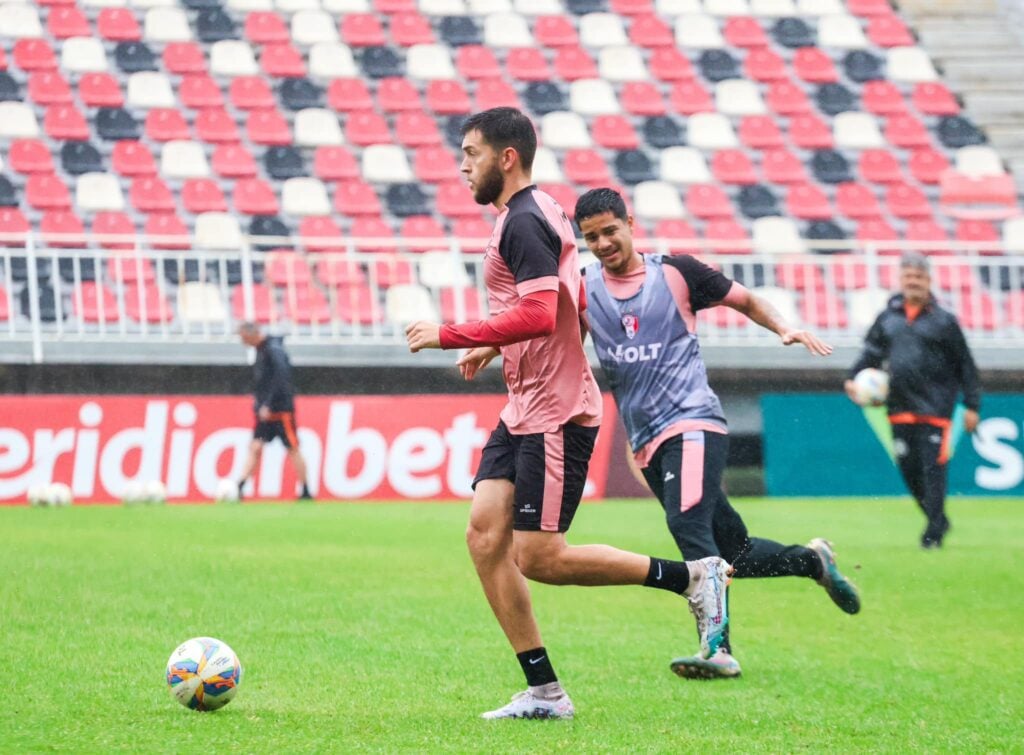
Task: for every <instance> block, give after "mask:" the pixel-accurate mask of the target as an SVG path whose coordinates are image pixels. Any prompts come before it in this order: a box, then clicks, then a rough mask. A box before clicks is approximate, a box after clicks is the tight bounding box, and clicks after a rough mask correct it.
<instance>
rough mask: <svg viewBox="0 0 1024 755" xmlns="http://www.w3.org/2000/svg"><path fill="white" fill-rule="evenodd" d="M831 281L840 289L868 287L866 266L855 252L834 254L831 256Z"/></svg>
mask: <svg viewBox="0 0 1024 755" xmlns="http://www.w3.org/2000/svg"><path fill="white" fill-rule="evenodd" d="M831 262H832V264H831V265H829V270H831V271H832V281H833V282H834V283H835V286H836V288H837V289H838V290H840V291H854V290H856V289H860V288H867V287H868V266H867V263H866V262H863V261H861V258H860V257H859V256H858V255H855V254H836V255H833V256H832V260H831Z"/></svg>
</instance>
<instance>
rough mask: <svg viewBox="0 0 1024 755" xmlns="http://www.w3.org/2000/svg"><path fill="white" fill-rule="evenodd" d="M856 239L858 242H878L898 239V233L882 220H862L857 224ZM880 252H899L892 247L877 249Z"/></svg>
mask: <svg viewBox="0 0 1024 755" xmlns="http://www.w3.org/2000/svg"><path fill="white" fill-rule="evenodd" d="M856 238H857V241H860V242H862V243H863V242H878V241H898V240H899V238H900V235H899V234H898V233H896V229H895V228H893V227H892V226H891V225H889V224H888V223H887V222H886V221H884V220H862V221H861V222H860V223H858V224H857V233H856ZM878 251H879V252H880V253H881V254H899V253H900V252H899V250H892V249H879V250H878Z"/></svg>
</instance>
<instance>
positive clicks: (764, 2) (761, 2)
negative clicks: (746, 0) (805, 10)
mask: <svg viewBox="0 0 1024 755" xmlns="http://www.w3.org/2000/svg"><path fill="white" fill-rule="evenodd" d="M750 13H751V15H753V16H760V17H761V18H786V17H788V16H795V15H796V6H794V5H793V0H750Z"/></svg>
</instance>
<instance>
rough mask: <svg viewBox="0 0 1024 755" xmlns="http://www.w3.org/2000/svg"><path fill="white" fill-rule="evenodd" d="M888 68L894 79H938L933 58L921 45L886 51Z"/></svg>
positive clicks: (913, 81)
mask: <svg viewBox="0 0 1024 755" xmlns="http://www.w3.org/2000/svg"><path fill="white" fill-rule="evenodd" d="M886 70H887V72H888V74H889V78H890V79H892V80H893V81H900V82H908V83H918V82H921V81H937V80H938V78H939V75H938V74H937V73H936V72H935V66H933V65H932V59H931V58H929V57H928V53H926V52H925V51H924V50H922V49H921V48H920V47H893V48H890V49H889V50H888V51H887V52H886Z"/></svg>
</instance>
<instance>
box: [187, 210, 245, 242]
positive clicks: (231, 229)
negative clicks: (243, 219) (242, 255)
mask: <svg viewBox="0 0 1024 755" xmlns="http://www.w3.org/2000/svg"><path fill="white" fill-rule="evenodd" d="M195 237H196V248H198V249H232V250H235V251H237V250H238V249H240V248H241V247H242V229H241V228H240V227H239V225H238V219H237V218H236V217H235V216H234V215H232V214H230V213H227V212H203V213H200V214H199V215H197V216H196V230H195Z"/></svg>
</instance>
